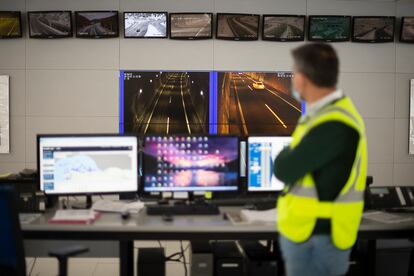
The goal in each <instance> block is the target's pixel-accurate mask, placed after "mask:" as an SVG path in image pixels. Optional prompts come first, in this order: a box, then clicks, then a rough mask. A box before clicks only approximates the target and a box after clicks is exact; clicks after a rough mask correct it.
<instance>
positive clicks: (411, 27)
mask: <svg viewBox="0 0 414 276" xmlns="http://www.w3.org/2000/svg"><path fill="white" fill-rule="evenodd" d="M400 41H401V42H408V43H414V16H413V17H403V18H402V20H401V33H400Z"/></svg>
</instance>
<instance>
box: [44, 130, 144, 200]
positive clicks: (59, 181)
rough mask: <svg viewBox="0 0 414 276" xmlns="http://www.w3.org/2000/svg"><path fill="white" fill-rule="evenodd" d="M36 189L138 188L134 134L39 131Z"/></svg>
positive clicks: (100, 191)
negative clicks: (45, 132)
mask: <svg viewBox="0 0 414 276" xmlns="http://www.w3.org/2000/svg"><path fill="white" fill-rule="evenodd" d="M37 142H38V152H37V153H38V171H39V178H40V190H42V191H44V192H45V193H46V194H49V195H52V194H55V195H65V194H86V195H88V194H105V193H122V192H135V191H137V190H138V153H137V152H138V150H137V148H138V146H137V137H136V136H119V135H39V136H38V138H37Z"/></svg>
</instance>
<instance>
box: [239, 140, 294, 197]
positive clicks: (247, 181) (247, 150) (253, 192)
mask: <svg viewBox="0 0 414 276" xmlns="http://www.w3.org/2000/svg"><path fill="white" fill-rule="evenodd" d="M263 137H272V138H273V137H275V138H278V137H284V138H289V137H290V138H291V137H292V136H290V135H253V136H248V137H247V139H246V154H247V155H246V157H247V159H246V193H247V194H255V195H257V194H262V195H263V194H272V195H274V194H279V193H281V192H283V190H284V188H283V189H281V190H267V191H252V190H250V185H249V184H250V183H249V179H250V169H249V160H250V150H249V139H250V138H263ZM272 171H273V169H272ZM284 186H286V185H285V183H284Z"/></svg>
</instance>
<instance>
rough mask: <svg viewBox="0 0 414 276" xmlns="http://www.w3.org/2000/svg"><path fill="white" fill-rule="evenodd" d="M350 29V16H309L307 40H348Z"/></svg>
mask: <svg viewBox="0 0 414 276" xmlns="http://www.w3.org/2000/svg"><path fill="white" fill-rule="evenodd" d="M350 29H351V17H350V16H310V17H309V40H312V41H348V40H349V34H350Z"/></svg>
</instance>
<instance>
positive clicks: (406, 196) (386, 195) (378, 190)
mask: <svg viewBox="0 0 414 276" xmlns="http://www.w3.org/2000/svg"><path fill="white" fill-rule="evenodd" d="M365 205H366V208H367V209H396V208H397V209H398V208H400V209H401V208H406V207H413V208H410V209H413V211H414V187H404V186H402V187H368V188H367V194H366V198H365Z"/></svg>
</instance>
